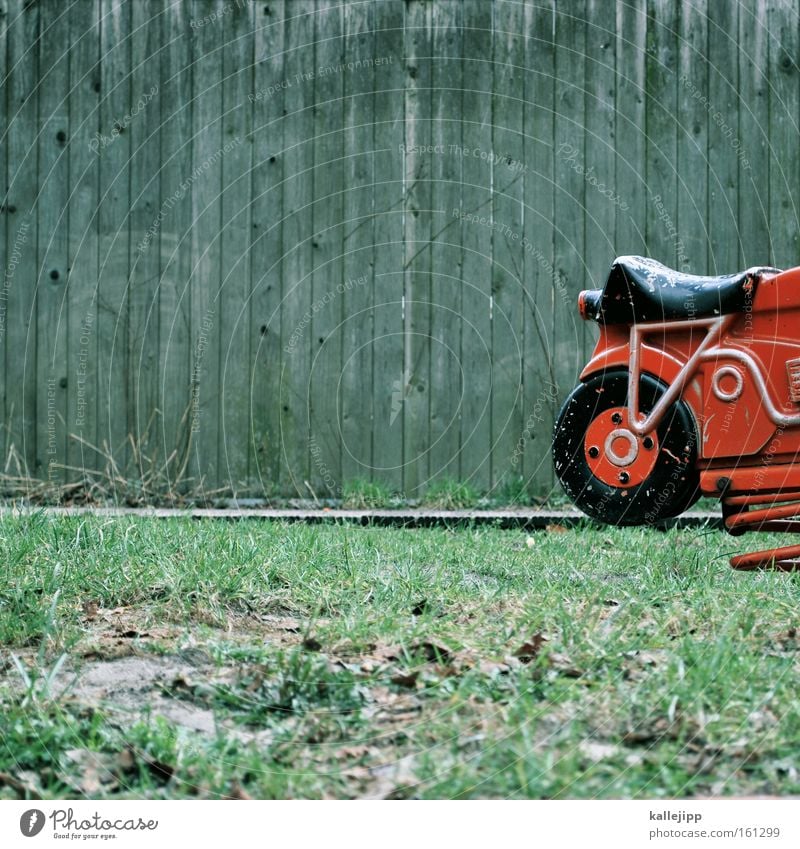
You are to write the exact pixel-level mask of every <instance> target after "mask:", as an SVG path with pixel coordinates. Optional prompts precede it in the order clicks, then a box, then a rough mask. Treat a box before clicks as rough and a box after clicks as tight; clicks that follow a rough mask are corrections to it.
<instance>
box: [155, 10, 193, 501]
mask: <svg viewBox="0 0 800 849" xmlns="http://www.w3.org/2000/svg"><path fill="white" fill-rule="evenodd" d="M190 18H191V9H190V8H189V7H188V6H187V5H186V4H184V3H178V4H175V5H172V6H170V7H169V9H167V10H166V11H165V13H164V17H163V24H162V32H163V37H164V42H165V44H164V49H163V51H162V53H161V62H160V65H161V82H160V87H159V107H160V110H161V114H160V121H161V133H160V143H161V161H160V189H161V197H160V206H159V209H158V217H159V218H160V219H161V225H160V229H159V244H160V248H161V251H160V253H161V257H160V262H159V285H158V310H159V318H158V404H159V409H160V410H161V417H160V431H159V444H160V452H159V453H160V463H161V465H162V468H163V470H164V478H165V480H166V481H167V482H168V485H169V486H170V488H175V489H179V488H180V487H181V478H182V477H183V476H184V474H185V471H186V464H187V461H188V452H189V437H190V426H191V423H190V419H189V374H190V349H189V334H190V326H191V293H190V291H189V280H190V277H191V265H190V261H191V256H190V247H191V229H192V209H191V188H190V187H189V186H188V185H187V181H188V180H189V179H190V175H191V172H192V108H193V104H192V52H191V49H192V41H191V39H192V35H191V29H190V27H191V24H190ZM153 106H155V104H153Z"/></svg>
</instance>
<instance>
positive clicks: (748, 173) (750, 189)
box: [732, 0, 770, 268]
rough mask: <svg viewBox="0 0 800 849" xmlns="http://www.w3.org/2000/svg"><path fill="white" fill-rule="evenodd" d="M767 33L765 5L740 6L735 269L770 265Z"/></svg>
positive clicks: (763, 1) (758, 0) (758, 2)
mask: <svg viewBox="0 0 800 849" xmlns="http://www.w3.org/2000/svg"><path fill="white" fill-rule="evenodd" d="M769 40H770V39H769V33H768V32H767V3H766V0H756V2H755V3H752V4H748V5H744V4H740V5H739V51H738V55H739V136H738V137H739V139H742V140H743V139H746V140H747V141H746V144H747V150H748V157H747V158H748V159H749V160H750V161H749V163H748V164H747V165H745V163H744V162H742V159H741V157H739V156H738V155H737V150H736V149H735V148H734V149H733V150H732V153H733V155H734V156H735V158H736V159H737V161H738V192H739V194H738V200H739V212H738V222H739V230H740V233H741V239H740V248H741V253H740V255H739V265H740V266H741V267H742V268H746V267H747V266H750V265H766V264H768V263H769V244H770V239H769V185H770V179H769V144H768V138H767V133H768V127H769V85H770V81H769V80H768V78H767V71H768V63H769Z"/></svg>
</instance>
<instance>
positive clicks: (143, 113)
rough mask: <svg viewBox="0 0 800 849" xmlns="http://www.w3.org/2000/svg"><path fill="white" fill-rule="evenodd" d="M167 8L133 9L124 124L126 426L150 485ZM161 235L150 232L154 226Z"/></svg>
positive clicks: (146, 3) (153, 3)
mask: <svg viewBox="0 0 800 849" xmlns="http://www.w3.org/2000/svg"><path fill="white" fill-rule="evenodd" d="M163 9H164V7H163V4H162V3H160V2H159V0H142V2H138V3H133V4H132V5H131V55H132V57H135V59H134V62H133V66H132V67H131V73H130V84H131V103H130V105H129V109H128V112H127V113H126V114H125V116H124V117H123V118H121V119H118V120H120V121H121V123H122V126H123V128H124V129H125V132H126V133H128V134H129V135H130V140H131V142H130V143H131V159H130V169H131V172H130V192H131V210H130V216H129V227H130V230H129V232H130V275H129V278H128V316H127V331H128V334H127V335H128V338H127V344H128V375H127V377H128V399H127V400H128V428H129V432H130V437H131V449H132V453H133V464H132V467H131V472H130V473H131V474H132V475H133V476H134V477H135V478H136V479H138V480H146V479H148V478H149V477H150V475H151V473H152V464H153V463H154V462H157V460H158V453H159V452H158V444H157V436H158V428H159V425H160V422H159V421H157V419H156V411H157V409H158V315H159V311H158V289H159V286H158V283H159V275H160V264H161V246H160V242H161V230H160V227H158V224H157V221H158V218H157V216H158V213H159V211H160V182H161V149H160V144H161V138H160V136H161V113H160V109H159V102H160V98H161V95H160V93H159V84H160V82H161V81H160V69H159V63H160V61H161V50H162V44H163V37H162V32H161V25H162V21H163V14H162V13H163ZM155 228H158V232H156V233H153V229H155Z"/></svg>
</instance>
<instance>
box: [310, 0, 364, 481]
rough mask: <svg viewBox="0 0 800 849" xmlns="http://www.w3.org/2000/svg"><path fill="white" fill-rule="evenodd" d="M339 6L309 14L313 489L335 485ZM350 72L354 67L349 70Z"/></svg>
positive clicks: (326, 5)
mask: <svg viewBox="0 0 800 849" xmlns="http://www.w3.org/2000/svg"><path fill="white" fill-rule="evenodd" d="M342 14H343V13H342V5H341V3H339V2H338V0H318V3H317V12H316V15H315V16H314V64H313V68H314V83H313V88H314V112H313V120H314V123H313V134H314V171H313V187H312V193H313V201H314V202H313V205H312V209H311V226H312V232H313V239H312V242H311V247H312V264H313V271H312V274H311V281H310V282H311V303H312V317H311V326H310V332H311V369H310V375H309V385H308V389H307V391H308V408H309V427H310V431H311V440H312V443H313V445H314V452H313V454H312V457H311V467H310V469H309V481H310V484H311V488H312V489H313V491H314V492H315V493H316V494H317V495H324V496H330V495H335V494H336V493H338V492H341V485H342V484H341V480H342V458H341V447H342V436H341V422H340V418H339V417H340V411H339V403H338V400H339V399H338V391H337V388H338V385H339V380H340V378H341V376H342V322H343V320H344V319H345V315H344V311H343V307H344V300H343V298H342V297H341V295H342V294H343V293H340V292H339V290H338V287H339V285H340V284H342V283H343V282H344V280H343V277H342V270H343V265H342V237H343V235H344V226H345V225H343V212H344V192H345V191H346V190H347V188H348V187H347V186H346V185H345V184H344V165H343V157H344V156H346V155H352V154H353V153H355V151H352V150H349V151H345V150H344V147H343V136H344V130H343V126H342V108H343V103H342V94H343V91H344V89H343V85H344V77H345V76H347V75H349V74H350V73H351V72H350V71H348V70H347V69H345V68H341V67H340V66H341V64H342V60H343V55H342V48H343V42H342ZM352 73H358V71H353V72H352Z"/></svg>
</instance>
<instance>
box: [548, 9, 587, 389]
mask: <svg viewBox="0 0 800 849" xmlns="http://www.w3.org/2000/svg"><path fill="white" fill-rule="evenodd" d="M555 27H556V40H557V42H558V45H559V46H558V48H557V50H556V83H555V95H554V103H555V110H556V117H555V171H554V173H555V204H554V213H553V219H554V228H555V233H554V262H553V265H554V273H553V280H552V284H551V285H552V297H553V301H554V309H553V315H554V320H555V328H554V333H553V354H554V359H555V361H554V364H553V371H554V374H555V383H556V385H558V386H559V387H560V388H561V392H562V396H563V394H565V393H567V392H569V391H570V389H571V387H572V386H573V384H574V383H575V378H576V376H577V374H578V372H579V370H580V368H581V367H582V365H583V362H584V360H585V357H584V333H585V329H584V327H583V322H582V321H580V319H579V318H578V316H577V312H576V310H575V303H576V299H577V296H578V292H579V291H580V290H581V288H582V286H583V280H584V274H585V265H584V256H585V255H584V241H583V217H584V210H585V198H586V181H585V179H584V172H585V169H586V158H585V150H584V140H585V139H584V130H583V127H584V103H585V94H584V80H585V76H584V63H585V60H584V56H585V45H586V33H585V18H584V4H583V2H582V0H581V2H576V3H573V4H570V5H569V7H568V8H561V7H560V6H559V5H558V4H557V5H556V20H555Z"/></svg>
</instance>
